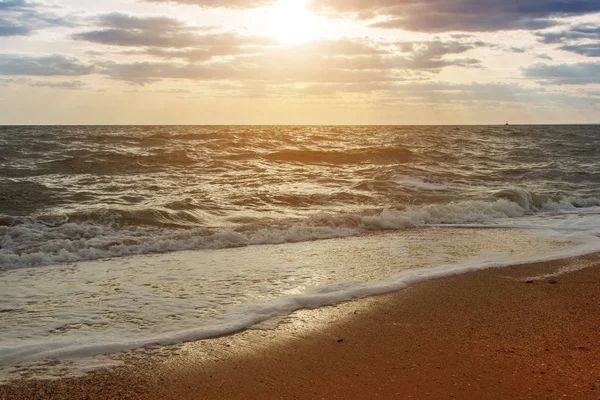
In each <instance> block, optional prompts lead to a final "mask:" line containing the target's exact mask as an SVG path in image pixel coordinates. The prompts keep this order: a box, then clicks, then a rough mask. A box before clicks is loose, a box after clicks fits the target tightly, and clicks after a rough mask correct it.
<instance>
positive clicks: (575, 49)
mask: <svg viewBox="0 0 600 400" xmlns="http://www.w3.org/2000/svg"><path fill="white" fill-rule="evenodd" d="M536 36H537V37H538V38H539V40H540V42H542V43H545V44H562V46H560V47H559V49H560V50H564V51H569V52H571V53H577V54H580V55H582V56H587V57H600V25H598V24H589V23H588V24H580V25H575V26H572V27H571V28H570V29H569V30H562V31H559V32H541V33H536Z"/></svg>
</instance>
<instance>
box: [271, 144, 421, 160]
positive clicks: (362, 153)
mask: <svg viewBox="0 0 600 400" xmlns="http://www.w3.org/2000/svg"><path fill="white" fill-rule="evenodd" d="M263 157H264V158H265V159H267V160H271V161H285V162H298V163H305V164H361V163H373V164H388V163H398V162H401V163H402V162H407V161H409V160H410V159H411V158H412V157H413V153H412V151H410V150H409V149H407V148H404V147H398V148H389V147H386V148H370V149H359V150H350V151H334V150H330V151H326V150H308V149H307V150H282V151H277V152H274V153H271V154H267V155H265V156H263Z"/></svg>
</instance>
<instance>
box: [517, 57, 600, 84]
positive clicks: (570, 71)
mask: <svg viewBox="0 0 600 400" xmlns="http://www.w3.org/2000/svg"><path fill="white" fill-rule="evenodd" d="M523 75H524V76H526V77H528V78H536V79H540V80H543V81H545V82H547V83H550V84H555V85H586V84H593V83H600V63H591V62H588V63H576V64H560V65H548V64H535V65H532V66H530V67H527V68H523Z"/></svg>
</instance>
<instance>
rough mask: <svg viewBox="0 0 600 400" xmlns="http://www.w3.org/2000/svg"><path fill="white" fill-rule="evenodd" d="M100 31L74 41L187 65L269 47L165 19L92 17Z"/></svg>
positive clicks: (262, 42) (80, 35) (258, 38)
mask: <svg viewBox="0 0 600 400" xmlns="http://www.w3.org/2000/svg"><path fill="white" fill-rule="evenodd" d="M94 23H95V24H96V25H98V26H100V27H101V28H102V29H99V30H91V31H87V32H81V33H77V34H75V35H73V36H72V37H73V38H74V39H75V40H85V41H88V42H93V43H98V44H104V45H112V46H120V47H144V48H145V49H143V50H135V51H129V52H128V53H127V54H133V55H135V54H137V55H140V54H144V55H151V56H153V57H157V58H162V59H182V60H188V61H191V62H199V61H209V60H210V59H211V58H213V57H216V56H229V55H239V54H251V53H255V52H257V51H259V50H260V49H262V48H263V47H264V46H269V45H273V44H274V41H273V40H272V39H269V38H266V37H263V36H249V35H248V36H244V35H240V34H238V33H234V32H213V30H214V29H216V28H217V27H214V26H208V27H192V26H189V25H186V24H185V23H183V22H181V21H179V20H177V19H173V18H168V17H135V16H130V15H126V14H121V13H111V14H105V15H101V16H99V17H96V18H95V20H94Z"/></svg>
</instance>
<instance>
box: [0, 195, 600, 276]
mask: <svg viewBox="0 0 600 400" xmlns="http://www.w3.org/2000/svg"><path fill="white" fill-rule="evenodd" d="M501 196H503V197H509V198H510V199H506V198H500V199H498V200H496V201H492V202H490V201H483V200H470V201H462V202H456V203H449V204H432V205H426V206H420V207H409V208H407V209H405V210H401V211H398V210H392V209H386V210H384V211H382V212H380V213H379V214H377V215H360V214H316V215H312V216H309V217H306V218H304V219H282V220H279V221H273V222H271V223H270V224H269V225H266V226H265V225H264V223H260V224H256V225H252V224H250V225H247V226H244V227H243V229H240V227H237V228H213V229H209V228H196V229H170V228H153V227H145V226H132V227H122V228H120V229H115V228H113V227H111V226H109V225H101V224H99V223H93V222H66V223H60V224H56V225H48V224H44V223H41V222H37V221H30V222H24V223H21V224H18V225H15V226H2V227H0V236H1V237H2V239H1V249H0V269H14V268H21V267H32V266H41V265H51V264H60V263H67V262H77V261H83V260H95V259H102V258H111V257H123V256H131V255H140V254H152V253H165V252H172V251H181V250H198V249H219V248H230V247H240V246H249V245H262V244H281V243H295V242H303V241H312V240H318V239H331V238H341V237H348V236H354V235H358V234H361V233H364V232H368V231H378V230H404V229H409V228H415V227H423V226H428V225H436V224H482V223H491V222H493V221H498V220H504V219H506V218H517V217H523V216H525V215H528V214H531V213H533V212H537V213H542V215H546V213H548V212H575V211H579V210H587V209H581V208H577V207H578V206H580V205H581V204H582V203H585V205H588V206H590V205H594V204H597V203H600V200H598V199H583V200H582V199H572V198H566V199H563V200H561V201H559V202H549V201H546V202H544V203H539V201H540V200H539V199H536V200H534V198H533V197H532V195H531V194H529V193H528V192H526V191H523V190H520V189H512V190H509V191H503V192H501ZM590 209H595V208H594V207H590ZM582 212H586V211H582Z"/></svg>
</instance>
